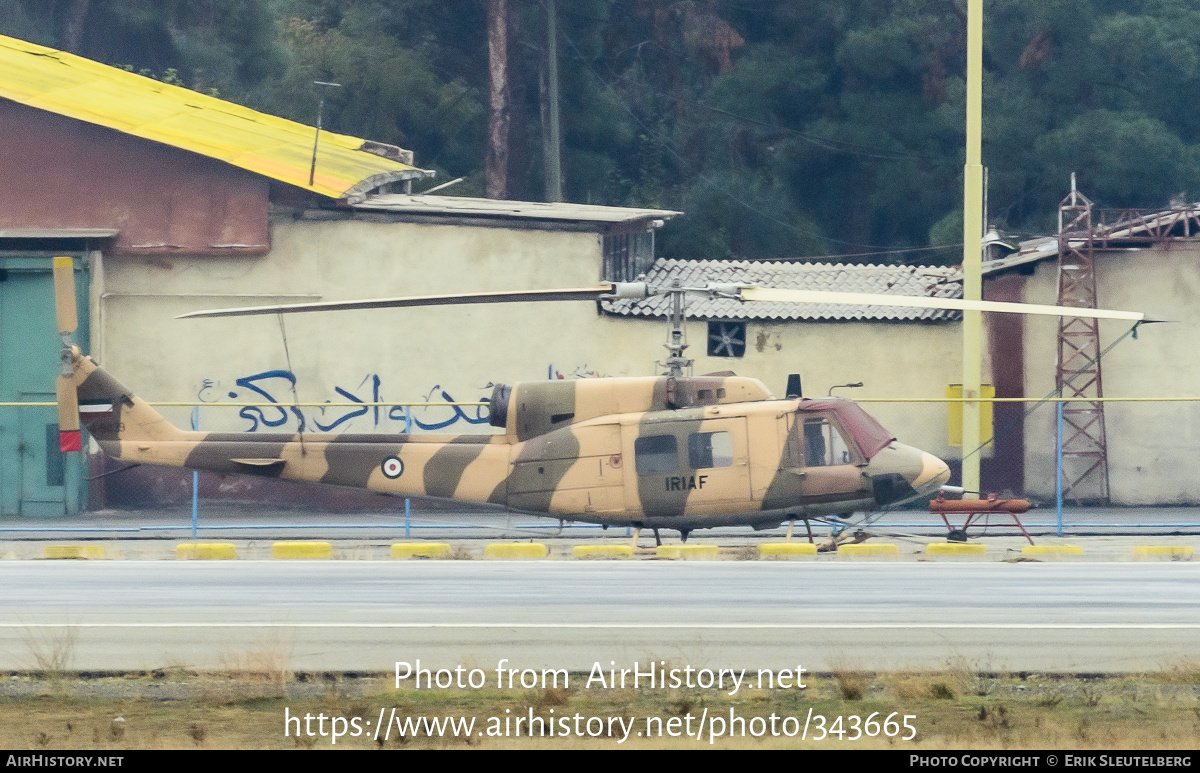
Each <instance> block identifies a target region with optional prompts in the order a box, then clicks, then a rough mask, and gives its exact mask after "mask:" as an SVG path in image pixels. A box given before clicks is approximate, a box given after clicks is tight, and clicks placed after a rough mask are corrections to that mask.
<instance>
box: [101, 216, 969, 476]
mask: <svg viewBox="0 0 1200 773" xmlns="http://www.w3.org/2000/svg"><path fill="white" fill-rule="evenodd" d="M271 245H272V249H271V251H270V253H269V254H268V255H266V256H264V257H236V258H234V257H222V258H214V257H187V256H173V257H167V256H156V257H154V258H153V259H144V258H132V257H113V256H106V257H105V259H104V261H103V266H102V267H101V270H100V271H98V272H96V273H97V276H98V279H97V284H98V286H99V287H100V288H101V289H99V290H97V293H98V296H99V297H98V303H97V305H96V306H94V309H95V310H96V314H97V319H96V326H95V330H97V331H98V334H97V336H96V339H95V340H96V341H97V346H96V352H97V354H98V355H99V356H100V358H101V361H102V363H103V364H104V365H105V366H106V367H107V368H108V369H109V370H111V371H112V372H113V373H114V374H115V375H116V376H117V377H118V378H120V379H122V380H123V381H124V382H125V383H126V384H127V385H128V386H129V387H131V388H132V389H133V390H134V391H136V392H137V393H139V394H140V395H141V396H143V397H145V398H146V399H148V400H151V401H155V400H158V401H180V402H190V401H197V400H198V401H201V402H204V403H212V404H214V407H205V408H203V409H202V412H201V428H203V429H225V430H256V431H295V430H296V428H297V426H298V422H297V419H296V418H295V416H294V415H293V413H292V412H291V411H290V410H282V409H261V410H251V409H248V410H243V411H241V415H239V411H238V410H237V409H231V408H219V407H215V405H217V404H220V403H230V402H246V401H257V400H263V399H265V395H264V394H263V393H265V394H267V395H270V396H271V397H272V398H273V399H275V400H277V401H278V402H280V403H281V404H284V405H288V404H290V403H291V402H292V401H293V399H294V398H293V397H292V393H291V385H290V382H289V381H288V380H287V379H286V378H284V377H282V376H280V375H276V376H269V375H263V374H270V373H272V372H278V371H289V370H290V371H293V372H294V373H295V374H296V389H297V393H298V394H297V396H298V398H299V400H300V401H301V402H320V401H334V402H345V401H346V400H347V399H351V398H350V397H349V396H353V397H354V398H357V399H359V400H363V401H366V402H370V401H373V400H375V399H379V400H394V401H422V400H426V399H430V400H433V401H444V400H446V399H448V398H453V399H454V400H460V401H466V400H478V399H480V398H485V397H487V396H489V395H490V393H491V384H492V383H493V382H500V381H503V382H509V383H511V382H514V381H520V380H531V379H533V380H536V379H544V378H547V377H548V376H549V375H552V374H553V375H555V376H557V375H559V374H561V375H562V376H564V377H573V376H577V375H604V376H623V375H649V374H654V373H657V372H659V371H660V370H661V368H660V367H658V366H656V364H655V362H656V361H661V360H663V359H664V358H665V356H666V351H665V349H664V348H663V343H664V341H665V340H666V333H667V326H666V323H665V322H664V321H662V320H645V319H637V320H634V319H627V318H615V317H611V316H608V315H600V314H598V313H597V310H596V307H595V305H594V304H591V303H542V304H505V305H493V306H487V307H484V306H477V307H458V308H425V309H396V310H376V311H361V312H357V311H356V312H335V313H327V314H319V315H316V314H313V315H308V314H303V315H292V316H288V317H287V318H286V319H285V321H284V330H285V331H286V336H287V351H286V352H285V348H284V344H283V339H282V336H281V331H280V324H279V320H278V318H277V317H274V316H264V317H248V318H240V319H212V320H175V319H174V317H175V315H177V314H181V313H184V312H187V311H193V310H196V309H202V308H213V307H221V306H240V305H256V304H262V303H272V302H287V301H297V302H299V301H305V300H333V299H347V298H364V297H380V296H389V295H411V294H422V293H440V292H463V291H469V290H500V289H525V288H544V287H570V286H590V285H594V284H595V283H596V281H597V278H598V275H599V270H600V268H599V267H600V238H599V236H598V235H597V234H594V233H572V232H552V231H541V230H516V229H512V230H510V229H501V228H485V227H467V226H449V225H424V224H409V223H376V222H363V221H313V220H292V219H290V218H280V219H276V221H275V222H274V223H273V224H272V230H271ZM688 335H689V337H690V340H691V342H692V348H691V349H690V350H689V354H691V355H692V356H694V357H695V358H696V360H697V362H696V366H695V372H696V373H698V374H699V373H705V372H710V371H720V370H729V369H732V370H735V371H737V372H738V373H739V374H743V375H751V376H755V377H758V378H761V379H762V380H763V381H764V382H766V383H767V385H768V386H769V388H771V389H772V390H773V391H775V393H776V394H778V395H780V396H782V394H783V392H784V385H785V383H786V379H787V374H789V373H793V372H798V373H801V374H802V376H803V379H804V388H805V393H806V394H807V395H809V396H816V395H824V394H825V393H826V392H827V391H828V389H829V387H830V386H832V385H834V384H842V383H846V382H854V381H863V382H865V384H866V386H865V387H864V388H863V389H859V390H853V391H842V392H840V393H839V394H842V395H845V396H853V397H855V398H870V397H888V398H891V397H926V398H928V397H940V396H941V395H942V394H943V390H944V387H945V385H946V383H948V382H951V381H955V382H956V381H958V380H959V375H958V373H959V365H958V364H957V362H958V357H959V345H960V344H959V336H960V333H959V326H958V325H957V324H953V323H952V324H921V323H893V324H888V323H878V322H832V323H830V322H827V323H756V322H750V323H749V325H748V329H747V337H748V339H749V341H748V344H749V345H748V347H747V354H746V356H745V357H744V358H740V359H729V358H708V357H706V356H704V353H705V342H706V338H707V324H706V323H704V322H701V321H695V322H691V323H689V325H688ZM289 355H290V367H289ZM256 389H257V390H262V392H257V391H256ZM339 390H340V391H339ZM867 408H868V410H870V411H871V412H872V413H873V414H874V415H876V416H877V417H878V418H879V419H880V420H881V421H882V422H883V423H884V424H885V426H888V427H889V428H890V429H891V430H892V431H893V432H895V433H896V434H897V436H898V437H900V438H901V439H902V440H903V441H904V442H907V443H910V444H913V445H917V446H920V447H923V448H926V449H928V450H930V451H932V452H934V453H938V454H940V455H942V456H944V457H953V456H955V455H956V452H953V451H951V449H949V448H948V446H947V443H946V410H945V406H944V405H940V404H924V405H918V406H913V405H897V404H867ZM301 410H302V411H303V413H304V414H305V419H306V422H307V429H308V430H311V431H317V430H319V429H320V427H322V426H324V427H331V426H332V427H333V430H332V431H347V430H348V431H355V432H398V431H402V430H403V427H404V421H403V417H402V414H400V413H399V412H392V416H391V417H389V411H388V409H386V408H382V409H379V410H378V411H376V410H374V409H370V410H361V409H358V411H357V412H359V413H361V414H362V415H358V416H353V417H351V418H347V416H348V415H349V414H351V413H354V412H355V409H345V408H338V409H332V408H331V409H328V410H324V411H322V410H320V409H318V408H308V407H303V408H301ZM164 413H166V414H167V415H168V416H169V417H170V418H171V419H172V420H174V421H176V422H178V423H180V424H186V423H187V421H188V417H189V414H190V409H188V408H175V409H164ZM485 415H486V412H485V411H476V410H474V409H463V411H462V412H456V411H455V410H454V409H452V408H449V407H430V408H424V409H417V410H415V411H414V418H415V419H416V420H417V421H418V422H420V423H422V424H424V425H425V426H427V427H431V428H437V429H440V430H442V431H452V432H471V431H480V432H486V431H491V430H490V428H489V427H488V426H487V425H486V421H485V420H484V419H483V418H482V417H483V416H485ZM272 424H274V425H276V426H269V425H272ZM335 425H336V426H335Z"/></svg>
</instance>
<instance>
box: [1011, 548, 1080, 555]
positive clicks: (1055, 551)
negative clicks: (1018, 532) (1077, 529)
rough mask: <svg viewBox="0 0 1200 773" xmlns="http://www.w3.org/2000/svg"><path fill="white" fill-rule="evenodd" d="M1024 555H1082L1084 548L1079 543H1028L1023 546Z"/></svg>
mask: <svg viewBox="0 0 1200 773" xmlns="http://www.w3.org/2000/svg"><path fill="white" fill-rule="evenodd" d="M1021 555H1023V556H1082V555H1083V548H1081V547H1079V546H1078V545H1026V546H1025V547H1023V548H1021Z"/></svg>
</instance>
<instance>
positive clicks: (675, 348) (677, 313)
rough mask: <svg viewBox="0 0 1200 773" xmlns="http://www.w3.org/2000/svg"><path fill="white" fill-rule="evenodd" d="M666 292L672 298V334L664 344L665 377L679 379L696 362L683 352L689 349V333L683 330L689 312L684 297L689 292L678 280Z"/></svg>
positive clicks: (669, 334)
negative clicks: (665, 353)
mask: <svg viewBox="0 0 1200 773" xmlns="http://www.w3.org/2000/svg"><path fill="white" fill-rule="evenodd" d="M664 292H665V293H666V294H668V295H670V296H671V332H670V333H668V335H667V343H666V344H664V345H665V346H666V349H667V352H668V356H667V361H666V366H667V372H666V373H665V374H663V375H666V376H671V377H672V378H678V377H680V376H682V375H683V371H684V369H685V368H691V367H692V363H693V362H694V360H692V359H691V358H689V357H684V356H683V351H684V350H685V349H687V348H688V343H687V332H686V331H685V330H684V328H683V322H684V319H685V312H686V310H687V299H686V298H685V297H684V296H685V294H686V293H687V290H686V289H684V287H683V286H682V285H681V284H680V282H679V280H678V279H676V280H675V283H674V284H673V285H671V287H669V288H667V289H666V290H664Z"/></svg>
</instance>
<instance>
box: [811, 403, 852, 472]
mask: <svg viewBox="0 0 1200 773" xmlns="http://www.w3.org/2000/svg"><path fill="white" fill-rule="evenodd" d="M804 463H805V465H807V466H809V467H832V466H833V465H836V464H854V457H853V456H852V455H851V453H850V447H849V446H848V445H846V440H845V438H843V437H842V434H841V432H840V431H839V430H838V428H837V426H835V425H834V424H833V422H831V421H829V419H828V418H826V417H824V416H809V417H806V418H805V419H804Z"/></svg>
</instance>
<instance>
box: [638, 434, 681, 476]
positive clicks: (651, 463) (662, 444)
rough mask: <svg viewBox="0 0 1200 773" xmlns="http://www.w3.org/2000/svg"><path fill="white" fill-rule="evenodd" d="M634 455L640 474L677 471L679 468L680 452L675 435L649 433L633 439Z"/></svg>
mask: <svg viewBox="0 0 1200 773" xmlns="http://www.w3.org/2000/svg"><path fill="white" fill-rule="evenodd" d="M633 456H634V460H635V462H636V464H637V471H638V475H649V474H651V473H655V472H675V471H676V470H678V469H679V453H678V451H677V450H676V444H675V436H674V435H649V436H647V437H640V438H638V439H637V440H635V441H633Z"/></svg>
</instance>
